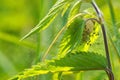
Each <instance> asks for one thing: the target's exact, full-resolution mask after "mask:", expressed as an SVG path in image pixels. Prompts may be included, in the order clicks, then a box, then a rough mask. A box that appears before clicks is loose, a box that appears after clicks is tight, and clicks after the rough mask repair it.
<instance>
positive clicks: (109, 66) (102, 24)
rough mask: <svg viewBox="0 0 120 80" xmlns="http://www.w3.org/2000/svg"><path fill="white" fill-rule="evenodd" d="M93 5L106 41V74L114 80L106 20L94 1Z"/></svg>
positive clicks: (110, 79)
mask: <svg viewBox="0 0 120 80" xmlns="http://www.w3.org/2000/svg"><path fill="white" fill-rule="evenodd" d="M92 5H93V7H94V8H95V10H96V12H97V15H98V18H99V22H100V25H101V29H102V33H103V39H104V46H105V51H106V58H107V63H108V69H106V72H107V74H108V77H109V80H114V75H113V73H112V68H111V62H110V55H109V50H108V43H107V36H106V31H105V26H104V19H103V16H102V13H101V11H100V9H99V8H98V6H97V5H96V3H95V2H94V1H92Z"/></svg>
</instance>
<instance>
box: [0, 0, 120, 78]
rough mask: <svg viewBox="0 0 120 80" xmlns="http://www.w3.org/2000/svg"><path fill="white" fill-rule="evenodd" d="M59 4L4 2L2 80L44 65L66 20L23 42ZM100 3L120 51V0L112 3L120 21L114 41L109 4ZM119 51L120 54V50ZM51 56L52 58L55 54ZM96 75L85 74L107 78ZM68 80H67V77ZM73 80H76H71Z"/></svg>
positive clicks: (117, 68)
mask: <svg viewBox="0 0 120 80" xmlns="http://www.w3.org/2000/svg"><path fill="white" fill-rule="evenodd" d="M56 1H57V0H18V1H17V0H0V80H7V79H8V78H10V77H12V76H14V75H16V74H17V73H19V72H21V71H23V70H24V69H26V68H29V67H31V65H33V64H36V63H37V62H38V61H40V58H41V56H42V55H43V53H44V52H45V51H46V49H47V48H48V46H49V45H50V43H51V41H52V40H53V38H54V37H55V35H56V34H57V32H58V31H59V30H60V29H61V27H62V25H63V24H64V18H61V17H60V16H58V17H57V19H56V20H55V21H54V22H53V23H52V24H51V25H50V27H49V28H48V29H46V30H45V31H42V32H41V33H37V34H34V35H32V36H30V37H29V38H27V39H25V40H24V41H22V42H20V41H19V40H20V39H21V38H22V37H23V36H24V35H25V34H26V33H28V32H29V31H30V30H31V29H32V28H33V27H35V26H36V25H37V23H38V22H39V21H40V20H41V19H42V18H43V17H44V16H45V15H46V14H47V12H48V11H49V9H50V8H51V7H52V5H53V4H54V3H55V2H56ZM96 1H97V3H98V6H99V7H100V9H101V10H102V11H103V14H104V17H105V20H106V25H107V29H108V30H109V31H110V33H111V32H112V33H113V34H112V35H111V36H112V39H113V40H115V41H116V43H117V47H120V15H119V14H120V0H112V4H113V7H114V12H115V19H116V23H115V24H116V25H117V31H116V32H115V33H117V34H118V35H117V37H114V29H113V26H112V21H111V17H110V11H109V7H108V4H107V2H106V1H105V0H96ZM58 42H59V41H58ZM55 46H56V45H55ZM55 46H54V47H53V50H51V51H52V53H55V51H57V49H56V48H57V47H55ZM110 47H112V49H111V56H112V64H113V65H114V66H113V67H114V68H113V70H114V73H115V77H117V78H116V80H120V76H119V74H120V63H119V60H118V56H117V54H115V53H116V52H115V49H114V47H113V46H112V45H111V44H110ZM118 49H119V50H120V48H118ZM49 56H50V57H51V56H53V54H51V55H49ZM93 72H94V71H93ZM93 72H92V71H91V72H87V73H84V74H85V75H86V76H87V77H88V78H89V79H91V80H101V79H102V78H103V76H106V74H105V73H104V72H95V73H93ZM91 73H92V75H91ZM96 73H97V74H98V75H97V74H96ZM91 76H92V77H91ZM90 77H91V78H90ZM88 78H87V79H85V78H83V80H88ZM31 80H32V79H31ZM65 80H67V78H66V77H65ZM69 80H73V79H72V78H70V79H69Z"/></svg>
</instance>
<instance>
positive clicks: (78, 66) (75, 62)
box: [10, 52, 107, 80]
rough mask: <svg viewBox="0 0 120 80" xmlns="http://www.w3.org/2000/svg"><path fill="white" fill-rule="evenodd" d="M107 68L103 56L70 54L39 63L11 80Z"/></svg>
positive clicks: (79, 53) (90, 53)
mask: <svg viewBox="0 0 120 80" xmlns="http://www.w3.org/2000/svg"><path fill="white" fill-rule="evenodd" d="M106 67H107V63H106V59H105V57H103V56H101V55H98V54H96V53H93V52H87V53H86V52H76V53H73V54H68V55H66V56H65V57H63V58H57V59H53V60H48V61H45V62H44V63H38V64H37V65H34V66H32V68H30V69H26V70H25V71H23V72H22V73H20V74H19V75H17V76H15V77H14V78H11V79H10V80H13V79H18V80H20V79H24V78H27V77H32V76H35V75H41V74H47V73H49V72H51V73H55V72H66V71H86V70H105V68H106Z"/></svg>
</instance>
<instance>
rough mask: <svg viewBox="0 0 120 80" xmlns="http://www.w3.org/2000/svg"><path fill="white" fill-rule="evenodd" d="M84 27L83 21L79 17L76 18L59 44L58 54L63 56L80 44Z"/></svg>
mask: <svg viewBox="0 0 120 80" xmlns="http://www.w3.org/2000/svg"><path fill="white" fill-rule="evenodd" d="M84 26H85V22H84V20H82V19H81V17H77V18H76V19H75V20H74V22H73V23H72V24H71V25H70V26H69V27H68V29H67V31H66V33H65V35H64V37H63V39H62V41H61V43H60V51H59V54H60V55H61V56H64V55H65V54H67V53H68V52H69V51H72V50H73V49H75V48H76V47H77V46H78V45H79V44H80V43H81V40H82V33H83V29H84Z"/></svg>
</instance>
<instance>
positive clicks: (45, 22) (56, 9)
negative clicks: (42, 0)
mask: <svg viewBox="0 0 120 80" xmlns="http://www.w3.org/2000/svg"><path fill="white" fill-rule="evenodd" d="M70 2H71V0H58V1H57V2H56V4H55V5H54V6H53V7H52V8H51V9H50V11H49V12H48V14H47V15H46V16H45V17H44V18H43V19H42V20H41V21H40V22H39V23H38V25H37V26H36V27H34V28H33V29H32V30H31V31H30V32H29V33H28V34H26V35H25V36H24V37H23V38H22V39H21V40H23V39H25V38H27V37H29V36H30V35H32V34H34V33H36V32H38V31H41V30H44V29H46V28H47V27H48V26H49V25H50V24H51V22H52V21H53V20H54V19H55V18H56V16H57V15H58V14H59V13H60V12H61V10H62V9H64V7H63V6H64V5H66V3H70Z"/></svg>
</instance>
